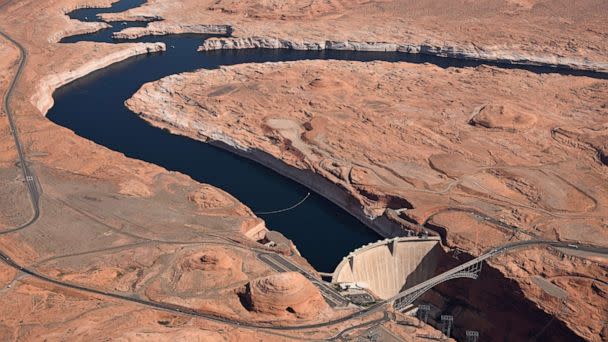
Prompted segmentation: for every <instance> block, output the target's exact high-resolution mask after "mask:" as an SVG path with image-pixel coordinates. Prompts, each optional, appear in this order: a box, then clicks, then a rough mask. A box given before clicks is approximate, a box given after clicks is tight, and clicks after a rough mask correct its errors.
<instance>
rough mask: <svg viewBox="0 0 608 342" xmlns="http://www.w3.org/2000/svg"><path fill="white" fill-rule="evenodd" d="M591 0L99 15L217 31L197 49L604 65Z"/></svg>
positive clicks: (223, 7) (302, 4)
mask: <svg viewBox="0 0 608 342" xmlns="http://www.w3.org/2000/svg"><path fill="white" fill-rule="evenodd" d="M607 6H608V5H606V3H605V2H603V1H601V0H584V1H577V2H576V3H572V2H569V1H562V0H482V1H470V0H458V1H434V0H424V1H412V0H387V1H359V0H358V1H342V0H330V1H321V0H306V1H295V0H294V1H292V0H281V1H275V0H263V1H234V0H220V1H211V0H209V1H179V0H170V1H167V0H150V1H148V2H147V3H146V4H145V5H143V6H141V7H138V8H135V9H132V10H129V11H126V12H123V13H118V14H108V15H104V16H103V18H104V19H105V20H141V19H146V18H148V19H150V18H162V19H163V20H162V21H157V22H153V23H150V25H148V26H147V27H145V28H129V29H126V30H124V31H123V32H119V33H118V36H119V37H137V36H141V35H145V34H165V33H181V32H198V33H200V32H212V33H216V32H222V31H225V30H226V26H227V27H228V29H229V33H230V35H231V37H229V38H217V39H209V40H207V41H206V42H205V43H204V45H203V47H202V48H203V49H226V48H230V49H231V48H250V47H269V48H295V49H313V50H316V49H324V48H328V49H346V50H349V49H352V50H380V51H385V50H399V51H408V52H415V53H423V54H432V55H439V56H452V57H457V58H475V59H482V60H489V61H493V60H500V61H505V62H509V61H510V62H513V63H534V64H544V65H562V66H566V67H571V68H577V69H592V70H604V71H605V70H608V64H607V63H606V59H605V56H606V54H607V51H606V49H607V48H606V43H605V40H606V38H607V37H606V27H605V22H606V21H607V20H608V8H607Z"/></svg>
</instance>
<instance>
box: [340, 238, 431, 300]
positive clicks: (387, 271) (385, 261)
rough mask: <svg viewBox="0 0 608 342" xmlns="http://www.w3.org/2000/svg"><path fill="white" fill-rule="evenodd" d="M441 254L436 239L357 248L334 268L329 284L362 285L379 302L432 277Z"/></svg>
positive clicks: (395, 240) (393, 241)
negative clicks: (376, 297) (365, 286)
mask: <svg viewBox="0 0 608 342" xmlns="http://www.w3.org/2000/svg"><path fill="white" fill-rule="evenodd" d="M442 254H443V249H442V247H441V243H440V238H439V237H434V236H433V237H427V238H419V237H397V238H393V239H386V240H381V241H378V242H374V243H371V244H368V245H365V246H363V247H360V248H358V249H356V250H354V251H353V252H351V253H350V254H348V255H347V256H346V257H345V258H344V259H342V261H341V262H340V264H338V266H337V267H336V270H335V271H334V273H333V275H332V283H365V284H366V285H367V288H368V290H370V291H371V292H373V293H374V294H375V295H376V296H378V297H379V298H381V299H387V298H390V297H392V296H394V295H396V294H397V293H399V292H400V291H402V290H404V289H407V288H410V287H412V286H414V285H417V284H419V283H421V282H423V281H425V280H427V279H429V278H431V277H433V276H434V275H435V269H436V267H437V263H438V261H439V259H440V258H441V256H442Z"/></svg>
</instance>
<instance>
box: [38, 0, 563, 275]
mask: <svg viewBox="0 0 608 342" xmlns="http://www.w3.org/2000/svg"><path fill="white" fill-rule="evenodd" d="M142 3H144V1H142V0H130V1H120V2H118V3H116V4H115V5H114V6H113V7H112V8H110V9H82V10H77V11H74V12H72V13H70V16H71V17H72V18H75V19H80V20H83V21H95V20H96V15H97V14H98V13H108V12H120V11H123V10H126V9H128V8H132V7H136V6H139V5H141V4H142ZM85 17H86V19H85ZM112 25H113V27H112V28H110V29H106V30H102V31H99V32H96V33H93V34H88V35H78V36H73V37H68V38H66V39H64V40H62V42H63V43H74V42H78V41H83V40H86V41H98V42H108V43H120V42H119V41H115V40H112V39H111V34H112V33H113V32H115V31H119V30H122V29H123V28H126V27H133V26H145V25H146V24H145V23H137V22H135V23H125V22H117V23H112ZM205 38H206V37H204V36H201V35H196V36H195V35H179V36H162V37H144V38H142V39H139V40H137V41H147V42H157V41H160V42H164V43H166V44H167V48H168V50H167V51H166V52H163V53H155V54H150V55H144V56H137V57H133V58H130V59H128V60H126V61H124V62H120V63H117V64H114V65H112V66H110V67H108V68H105V69H103V70H100V71H97V72H94V73H92V74H90V75H88V76H86V77H83V78H81V79H79V80H77V81H75V82H72V83H70V84H68V85H66V86H64V87H62V88H60V89H58V90H57V91H56V92H55V94H54V99H55V105H54V106H53V108H51V110H50V111H49V112H48V115H47V117H48V118H49V119H50V120H52V121H54V122H55V123H57V124H59V125H61V126H64V127H67V128H70V129H72V130H73V131H74V132H76V133H77V134H78V135H80V136H82V137H84V138H87V139H89V140H92V141H94V142H96V143H98V144H100V145H103V146H106V147H108V148H110V149H112V150H115V151H119V152H122V153H124V154H125V155H127V156H128V157H131V158H136V159H140V160H144V161H147V162H150V163H154V164H156V165H160V166H162V167H164V168H166V169H168V170H172V171H178V172H181V173H184V174H187V175H189V176H191V177H192V178H193V179H195V180H197V181H200V182H204V183H208V184H212V185H214V186H216V187H219V188H221V189H223V190H225V191H227V192H229V193H231V194H232V195H233V196H235V197H236V198H238V199H239V200H240V201H242V202H243V203H245V204H246V205H247V206H249V207H250V208H252V210H253V211H270V210H275V209H281V208H285V207H288V206H290V205H292V204H294V203H297V202H298V201H300V200H301V199H302V198H303V197H304V196H306V194H307V193H308V192H309V191H310V190H308V189H307V188H306V187H304V186H302V185H300V184H298V183H296V182H294V181H292V180H290V179H288V178H286V177H283V176H281V175H279V174H277V173H275V172H274V171H272V170H270V169H268V168H266V167H264V166H262V165H260V164H257V163H255V162H252V161H250V160H247V159H245V158H242V157H238V156H236V155H234V154H232V153H230V152H227V151H224V150H222V149H219V148H216V147H213V146H211V145H208V144H204V143H201V142H198V141H196V140H192V139H189V138H186V137H182V136H177V135H172V134H170V133H168V132H166V131H163V130H161V129H158V128H155V127H152V126H150V125H149V124H147V123H146V122H145V121H144V120H142V119H140V118H139V117H138V116H137V115H135V114H134V113H132V112H131V111H129V110H128V109H127V108H126V107H125V106H124V101H125V100H127V99H128V98H129V97H131V96H132V95H133V94H134V93H135V92H136V91H137V90H138V89H139V87H141V85H142V84H144V83H146V82H150V81H154V80H158V79H160V78H162V77H164V76H168V75H172V74H176V73H180V72H185V71H192V70H196V69H200V68H206V69H213V68H217V67H219V66H221V65H234V64H241V63H262V62H277V61H295V60H306V59H340V60H353V61H355V60H356V61H372V60H382V61H391V62H397V61H408V62H413V63H425V62H428V63H433V64H436V65H438V66H440V67H452V66H455V67H465V66H477V65H479V64H481V63H479V62H475V61H459V60H454V59H446V58H437V57H432V56H424V55H408V54H402V53H376V52H338V51H325V52H319V51H290V50H262V49H252V50H234V51H211V52H204V53H200V52H197V51H196V48H197V47H198V46H199V45H200V44H201V42H202V41H203V39H205ZM526 69H532V70H533V71H535V72H551V71H554V70H553V69H548V68H526ZM260 216H261V217H262V218H264V220H266V223H267V226H268V227H269V228H270V229H273V230H278V231H280V232H282V233H283V234H284V235H286V236H287V237H288V238H290V239H291V240H293V241H294V242H295V244H296V245H297V247H298V249H299V250H300V252H301V253H302V255H303V256H304V257H306V259H308V260H309V261H310V263H311V264H312V265H313V266H314V267H315V268H316V269H318V270H320V271H326V272H327V271H333V268H334V267H335V266H336V265H337V264H338V262H339V261H340V260H341V259H342V257H343V256H345V255H346V254H347V253H348V252H350V251H352V250H353V249H355V248H357V247H359V246H361V245H364V244H366V243H369V242H373V241H376V240H378V239H380V238H381V237H380V236H378V235H377V234H376V233H374V232H373V231H372V230H371V229H369V228H367V227H366V226H365V225H363V224H362V223H361V222H359V221H358V220H356V219H355V218H354V217H352V216H350V215H349V214H348V213H346V212H345V211H344V210H342V209H341V208H339V207H338V206H336V205H334V204H333V203H331V202H330V201H328V200H326V199H324V198H323V197H321V196H319V195H317V194H315V193H313V194H311V196H310V197H309V198H308V199H307V200H306V201H305V202H304V203H303V204H302V205H300V206H298V207H297V208H296V209H294V210H291V211H288V212H285V213H281V214H274V215H260Z"/></svg>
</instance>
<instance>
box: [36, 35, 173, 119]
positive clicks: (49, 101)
mask: <svg viewBox="0 0 608 342" xmlns="http://www.w3.org/2000/svg"><path fill="white" fill-rule="evenodd" d="M165 49H166V46H165V44H164V43H142V44H137V45H133V46H132V47H131V48H129V49H125V50H120V51H117V52H114V53H110V54H108V55H106V56H104V57H103V58H100V59H96V60H90V61H88V62H87V63H84V64H82V65H81V66H80V67H79V68H77V69H74V70H70V71H65V72H62V73H59V74H54V75H49V76H46V77H44V78H43V79H42V80H40V82H39V85H38V88H37V90H36V92H34V94H33V95H32V97H31V98H30V99H31V102H32V103H33V104H34V106H36V108H37V109H38V110H39V111H40V112H41V113H43V114H46V112H47V111H48V110H49V108H51V107H52V106H53V92H54V91H55V89H57V88H59V87H61V86H62V85H65V84H68V83H70V82H72V81H74V80H76V79H78V78H80V77H83V76H85V75H87V74H89V73H91V72H93V71H95V70H99V69H103V68H105V67H107V66H109V65H111V64H114V63H117V62H120V61H123V60H125V59H127V58H129V57H132V56H136V55H141V54H145V53H152V52H158V51H164V50H165Z"/></svg>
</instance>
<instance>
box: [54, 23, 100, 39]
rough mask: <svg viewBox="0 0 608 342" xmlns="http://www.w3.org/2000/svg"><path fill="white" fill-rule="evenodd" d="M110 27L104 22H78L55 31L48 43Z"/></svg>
mask: <svg viewBox="0 0 608 342" xmlns="http://www.w3.org/2000/svg"><path fill="white" fill-rule="evenodd" d="M109 27H112V26H111V25H110V24H106V23H97V22H95V23H79V25H78V27H77V28H74V29H69V30H63V31H60V32H56V33H54V34H52V35H51V36H49V39H48V42H49V43H58V42H59V41H60V40H61V39H63V38H65V37H69V36H75V35H79V34H87V33H93V32H97V31H100V30H103V29H106V28H109Z"/></svg>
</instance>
